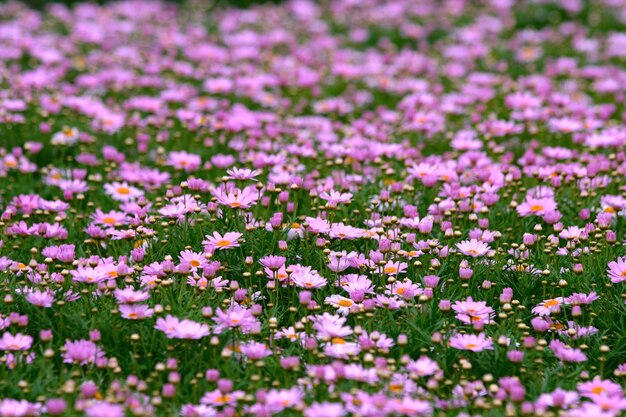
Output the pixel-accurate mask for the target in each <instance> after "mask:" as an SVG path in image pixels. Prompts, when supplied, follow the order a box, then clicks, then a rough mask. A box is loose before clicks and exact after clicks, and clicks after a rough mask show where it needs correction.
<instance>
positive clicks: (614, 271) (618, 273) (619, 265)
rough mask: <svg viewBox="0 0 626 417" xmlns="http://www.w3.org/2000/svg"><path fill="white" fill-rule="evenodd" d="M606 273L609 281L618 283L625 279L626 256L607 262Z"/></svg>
mask: <svg viewBox="0 0 626 417" xmlns="http://www.w3.org/2000/svg"><path fill="white" fill-rule="evenodd" d="M608 267H609V269H608V271H607V272H608V274H609V278H611V282H613V283H616V284H617V283H620V282H624V281H626V257H623V258H617V261H612V262H609V265H608Z"/></svg>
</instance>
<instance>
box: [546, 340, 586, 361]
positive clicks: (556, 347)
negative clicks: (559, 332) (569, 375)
mask: <svg viewBox="0 0 626 417" xmlns="http://www.w3.org/2000/svg"><path fill="white" fill-rule="evenodd" d="M549 346H550V349H551V350H552V352H553V353H554V356H556V357H557V358H559V359H560V360H561V361H563V362H584V361H586V360H587V356H586V355H585V354H584V353H583V351H582V350H580V349H575V348H573V347H571V346H568V345H566V344H565V343H563V342H561V341H559V340H556V339H555V340H553V341H552V342H550V345H549Z"/></svg>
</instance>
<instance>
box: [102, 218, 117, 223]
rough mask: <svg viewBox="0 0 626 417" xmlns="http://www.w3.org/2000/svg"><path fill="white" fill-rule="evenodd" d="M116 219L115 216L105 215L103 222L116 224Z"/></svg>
mask: <svg viewBox="0 0 626 417" xmlns="http://www.w3.org/2000/svg"><path fill="white" fill-rule="evenodd" d="M115 222H116V220H115V219H114V218H113V217H105V218H104V219H102V223H105V224H115Z"/></svg>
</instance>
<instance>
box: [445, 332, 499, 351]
mask: <svg viewBox="0 0 626 417" xmlns="http://www.w3.org/2000/svg"><path fill="white" fill-rule="evenodd" d="M450 347H453V348H455V349H459V350H471V351H472V352H481V351H483V350H493V342H492V341H491V338H489V337H487V336H486V335H485V334H484V333H479V334H478V335H475V334H456V335H454V336H452V338H450Z"/></svg>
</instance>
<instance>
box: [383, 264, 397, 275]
mask: <svg viewBox="0 0 626 417" xmlns="http://www.w3.org/2000/svg"><path fill="white" fill-rule="evenodd" d="M395 272H398V268H396V267H395V266H386V267H385V274H393V273H395Z"/></svg>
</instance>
